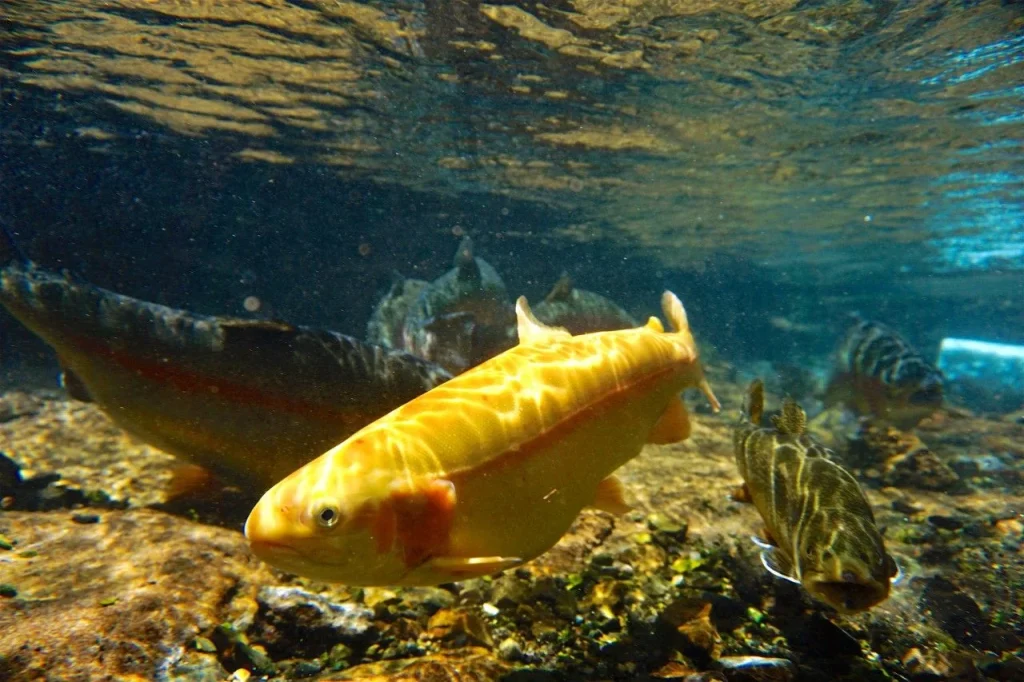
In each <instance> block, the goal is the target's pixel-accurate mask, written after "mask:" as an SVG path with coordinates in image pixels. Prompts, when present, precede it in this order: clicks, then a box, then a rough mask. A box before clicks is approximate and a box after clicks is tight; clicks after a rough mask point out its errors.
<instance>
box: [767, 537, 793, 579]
mask: <svg viewBox="0 0 1024 682" xmlns="http://www.w3.org/2000/svg"><path fill="white" fill-rule="evenodd" d="M761 565H762V566H764V568H765V570H766V571H768V572H769V573H771V574H772V575H774V576H775V577H776V578H782V579H783V580H787V581H789V582H791V583H796V584H797V585H799V584H800V580H799V579H798V578H796V577H795V575H796V574H795V572H794V571H793V562H792V561H790V559H789V557H788V556H787V555H786V553H785V552H783V551H781V550H780V549H779V548H778V547H776V546H774V545H768V546H767V547H766V546H764V545H762V546H761Z"/></svg>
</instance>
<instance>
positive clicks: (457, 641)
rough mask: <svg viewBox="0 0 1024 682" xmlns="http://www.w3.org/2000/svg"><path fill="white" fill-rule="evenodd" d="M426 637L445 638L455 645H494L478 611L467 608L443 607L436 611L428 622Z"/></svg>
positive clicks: (444, 639)
mask: <svg viewBox="0 0 1024 682" xmlns="http://www.w3.org/2000/svg"><path fill="white" fill-rule="evenodd" d="M424 637H426V638H427V639H435V640H443V641H445V642H447V643H449V644H453V645H455V646H465V645H466V644H475V645H477V646H485V647H489V648H490V647H493V646H494V640H492V639H491V633H490V631H489V630H488V628H487V624H486V623H485V622H484V621H483V620H482V619H481V618H480V617H479V616H478V615H476V613H474V612H473V611H471V610H469V609H465V608H458V609H442V610H440V611H438V612H437V613H435V614H434V615H433V616H431V617H430V620H429V621H428V622H427V630H426V632H425V633H424Z"/></svg>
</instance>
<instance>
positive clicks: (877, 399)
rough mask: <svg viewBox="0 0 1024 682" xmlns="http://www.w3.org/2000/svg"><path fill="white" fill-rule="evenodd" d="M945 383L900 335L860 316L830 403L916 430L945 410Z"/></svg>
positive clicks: (847, 339)
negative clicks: (943, 396)
mask: <svg viewBox="0 0 1024 682" xmlns="http://www.w3.org/2000/svg"><path fill="white" fill-rule="evenodd" d="M943 381H944V378H943V376H942V372H940V371H939V370H938V369H936V368H935V366H934V365H932V364H931V363H930V362H927V361H926V360H925V359H924V358H922V357H921V355H920V354H919V353H918V352H917V351H916V350H914V349H913V348H912V347H911V345H910V344H909V343H907V341H906V340H904V339H903V338H902V337H901V336H900V335H899V334H897V333H896V332H895V331H894V330H892V329H890V328H889V327H887V326H885V325H883V324H879V323H878V322H871V321H868V320H864V319H861V318H860V317H857V316H855V319H854V324H853V326H851V327H850V329H849V330H847V332H846V335H845V336H844V337H843V339H842V341H841V342H840V344H839V347H838V349H837V350H836V355H835V369H834V370H833V373H832V377H831V380H830V381H829V385H828V388H827V389H826V391H825V402H826V404H829V405H833V404H836V403H845V404H846V405H847V406H848V407H850V408H851V409H853V410H855V411H856V412H857V413H858V414H863V415H873V416H875V417H878V418H880V419H884V420H885V421H888V422H889V423H891V424H892V425H893V426H896V427H898V428H902V429H907V428H913V427H914V426H917V424H918V423H919V422H920V421H921V420H922V419H924V418H925V417H927V416H929V415H930V414H932V413H933V412H935V411H936V410H937V409H939V408H940V407H941V406H942V392H943V388H942V385H943Z"/></svg>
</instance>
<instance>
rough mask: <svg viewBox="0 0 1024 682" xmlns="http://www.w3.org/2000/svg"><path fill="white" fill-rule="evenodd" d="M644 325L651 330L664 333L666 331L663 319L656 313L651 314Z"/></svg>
mask: <svg viewBox="0 0 1024 682" xmlns="http://www.w3.org/2000/svg"><path fill="white" fill-rule="evenodd" d="M644 326H645V327H647V328H648V329H650V330H651V331H654V332H658V333H659V334H662V333H664V331H665V327H664V325H662V324H661V320H659V319H658V318H656V317H655V316H654V315H651V317H650V319H649V320H647V324H646V325H644Z"/></svg>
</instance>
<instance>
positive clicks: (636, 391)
mask: <svg viewBox="0 0 1024 682" xmlns="http://www.w3.org/2000/svg"><path fill="white" fill-rule="evenodd" d="M662 308H663V310H664V313H665V315H666V317H667V318H668V320H669V323H670V324H671V327H672V331H670V332H666V331H665V329H664V327H663V326H662V324H661V322H660V321H659V320H658V319H657V318H654V317H652V318H651V319H650V320H649V321H648V323H647V324H646V325H644V326H642V327H638V328H635V329H628V330H622V331H611V332H600V333H593V334H586V335H581V336H572V335H570V334H569V333H568V332H566V331H565V330H564V329H557V328H552V327H546V326H544V325H542V324H540V323H539V322H538V321H537V320H536V319H535V318H534V316H533V314H532V313H531V312H530V309H529V306H528V305H527V302H526V299H525V298H522V297H521V298H520V299H519V301H518V302H517V304H516V315H517V320H518V333H519V344H518V345H517V346H515V347H514V348H512V349H510V350H508V351H505V352H504V353H502V354H500V355H498V356H496V357H494V358H492V359H491V360H489V361H487V362H485V363H483V364H481V365H479V366H478V367H476V368H474V369H472V370H470V371H468V372H466V373H464V374H462V375H460V376H457V377H455V378H454V379H452V380H451V381H449V382H447V383H445V384H442V385H441V386H439V387H437V388H435V389H433V390H431V391H429V392H427V393H426V394H424V395H422V396H420V397H418V398H415V399H413V400H411V401H410V402H408V403H407V404H405V405H403V406H402V407H400V408H398V409H396V410H394V411H393V412H391V413H390V414H388V415H386V416H384V417H382V418H381V419H379V420H377V421H376V422H374V423H373V424H370V425H369V426H367V427H365V428H363V429H361V430H360V431H358V432H357V433H355V434H353V435H352V436H351V437H350V438H349V439H348V440H346V441H344V442H343V443H341V444H340V445H338V446H337V447H335V448H333V449H331V450H329V451H327V452H326V453H325V454H324V455H322V456H321V457H320V458H318V459H316V460H314V461H313V462H310V463H309V464H307V465H306V466H304V467H302V468H301V469H299V470H298V471H296V472H295V473H293V474H292V475H290V476H288V477H287V478H286V479H284V480H283V481H281V482H280V483H278V484H277V485H276V486H274V487H273V488H271V489H270V490H269V491H268V492H267V493H266V494H265V495H264V496H263V498H262V499H261V500H260V501H259V503H258V504H257V505H256V507H255V508H254V509H253V510H252V513H251V514H250V516H249V519H248V521H247V522H246V536H247V537H248V539H249V542H250V545H251V547H252V550H253V551H254V552H255V554H256V555H257V556H259V557H260V558H262V559H264V560H265V561H267V562H268V563H271V564H273V565H275V566H278V567H280V568H283V569H285V570H288V571H291V572H294V573H298V574H300V575H304V576H308V577H312V578H317V579H321V580H328V581H335V582H342V583H347V584H350V585H432V584H440V583H444V582H450V581H454V580H461V579H466V578H470V577H474V576H481V575H488V574H491V573H496V572H498V571H501V570H504V569H507V568H510V567H513V566H517V565H519V564H522V563H524V562H526V561H529V560H530V559H533V558H534V557H536V556H538V555H540V554H541V553H543V552H545V551H546V550H548V549H549V548H550V547H551V546H552V545H554V544H555V543H556V542H557V541H558V539H559V538H560V537H561V536H562V535H563V534H564V533H565V532H566V530H567V529H568V528H569V525H570V524H571V523H572V521H573V520H574V519H575V518H576V516H577V515H578V514H579V512H580V510H581V509H582V508H583V507H585V506H587V505H595V506H598V507H602V508H605V509H608V510H613V511H621V510H623V509H624V508H625V505H624V503H623V501H622V498H621V490H620V487H619V484H618V481H617V480H616V479H614V478H612V477H611V476H612V474H613V472H614V471H615V470H616V469H618V468H619V467H620V466H621V465H622V464H624V463H625V462H627V461H629V460H630V459H632V458H633V457H635V456H636V455H637V454H639V452H640V450H641V449H642V447H643V445H644V444H645V443H648V442H658V443H665V442H675V441H678V440H682V439H685V438H686V437H687V436H688V434H689V420H688V416H687V413H686V409H685V407H684V406H683V403H682V401H681V399H680V395H679V394H680V391H682V390H683V389H685V388H688V387H698V388H700V389H701V390H702V391H703V392H704V395H705V396H706V397H707V399H708V401H709V402H710V403H711V404H712V406H713V407H714V409H718V407H719V405H718V401H717V400H716V398H715V397H714V394H713V393H712V392H711V388H710V386H709V385H708V383H707V381H706V380H705V378H704V374H703V371H702V369H701V365H700V363H699V361H698V353H697V347H696V344H695V342H694V339H693V336H692V334H691V332H690V326H689V323H688V322H687V318H686V312H685V311H684V309H683V306H682V304H681V303H680V301H679V299H678V298H676V296H675V295H674V294H672V293H671V292H666V293H665V294H664V296H663V297H662Z"/></svg>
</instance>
